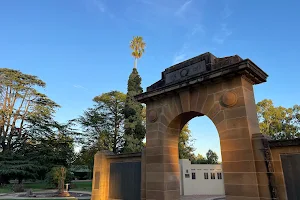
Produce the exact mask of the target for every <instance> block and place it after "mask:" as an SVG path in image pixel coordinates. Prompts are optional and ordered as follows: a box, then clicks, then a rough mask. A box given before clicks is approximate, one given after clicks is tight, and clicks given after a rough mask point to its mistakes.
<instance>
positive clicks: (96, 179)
mask: <svg viewBox="0 0 300 200" xmlns="http://www.w3.org/2000/svg"><path fill="white" fill-rule="evenodd" d="M107 154H108V152H107V151H100V152H97V153H96V154H95V157H94V172H93V184H92V197H91V200H108V195H109V173H110V163H109V160H108V159H107V158H106V155H107Z"/></svg>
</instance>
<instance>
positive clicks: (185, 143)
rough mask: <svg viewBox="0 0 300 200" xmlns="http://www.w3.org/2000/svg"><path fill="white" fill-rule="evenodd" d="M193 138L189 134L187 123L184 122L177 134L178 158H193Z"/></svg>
mask: <svg viewBox="0 0 300 200" xmlns="http://www.w3.org/2000/svg"><path fill="white" fill-rule="evenodd" d="M193 141H194V140H193V139H192V136H191V131H190V129H189V125H188V124H186V125H185V126H184V127H183V128H182V130H181V132H180V134H179V142H178V151H179V159H189V160H194V157H195V155H194V153H193V152H194V151H195V148H194V146H193Z"/></svg>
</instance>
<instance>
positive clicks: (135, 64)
mask: <svg viewBox="0 0 300 200" xmlns="http://www.w3.org/2000/svg"><path fill="white" fill-rule="evenodd" d="M136 67H137V58H135V59H134V69H136Z"/></svg>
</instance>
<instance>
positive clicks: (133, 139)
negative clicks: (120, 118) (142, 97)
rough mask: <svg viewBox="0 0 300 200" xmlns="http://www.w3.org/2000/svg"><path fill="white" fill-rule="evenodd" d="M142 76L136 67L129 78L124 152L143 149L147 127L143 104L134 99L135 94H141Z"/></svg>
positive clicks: (125, 110) (125, 111)
mask: <svg viewBox="0 0 300 200" xmlns="http://www.w3.org/2000/svg"><path fill="white" fill-rule="evenodd" d="M142 92H143V89H142V87H141V77H140V76H139V74H138V71H137V69H136V68H134V69H133V70H132V73H131V74H130V76H129V79H128V87H127V96H126V103H125V109H124V117H125V132H124V139H125V143H124V148H123V152H137V151H141V150H142V147H143V139H144V138H145V134H146V128H145V124H144V119H143V105H142V104H141V103H139V102H137V101H136V100H135V99H134V96H135V95H138V94H141V93H142Z"/></svg>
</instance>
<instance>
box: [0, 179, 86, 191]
mask: <svg viewBox="0 0 300 200" xmlns="http://www.w3.org/2000/svg"><path fill="white" fill-rule="evenodd" d="M72 185H73V188H72V189H71V190H70V191H87V192H91V191H92V181H72ZM12 186H13V184H10V185H6V186H3V187H0V194H3V193H12V192H13V190H12ZM23 186H24V189H25V190H26V189H32V191H40V190H46V189H49V188H48V187H47V184H46V183H45V182H33V183H24V184H23Z"/></svg>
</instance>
